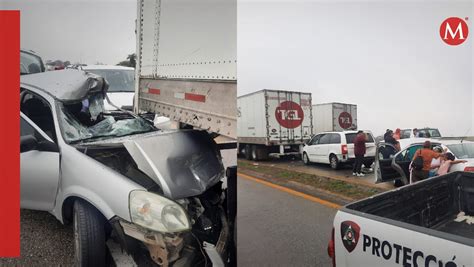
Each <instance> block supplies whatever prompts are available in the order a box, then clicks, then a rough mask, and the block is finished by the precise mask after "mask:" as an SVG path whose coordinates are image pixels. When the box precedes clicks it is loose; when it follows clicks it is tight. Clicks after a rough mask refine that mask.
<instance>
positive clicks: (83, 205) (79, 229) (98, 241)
mask: <svg viewBox="0 0 474 267" xmlns="http://www.w3.org/2000/svg"><path fill="white" fill-rule="evenodd" d="M73 212H74V215H73V227H74V250H75V257H74V261H75V266H105V265H106V245H105V218H104V216H102V214H101V213H100V212H99V211H98V210H97V209H96V208H94V207H93V206H92V205H91V204H89V203H87V202H85V201H82V200H76V201H75V202H74V211H73Z"/></svg>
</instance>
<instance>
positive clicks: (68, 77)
mask: <svg viewBox="0 0 474 267" xmlns="http://www.w3.org/2000/svg"><path fill="white" fill-rule="evenodd" d="M20 85H21V86H31V87H34V88H36V89H39V90H42V91H44V92H46V93H48V94H50V95H51V96H53V97H54V98H56V99H58V100H60V101H63V102H67V101H77V100H82V99H84V98H85V97H86V96H87V94H89V93H93V92H100V91H102V92H104V93H105V92H106V91H107V89H108V84H107V82H106V81H105V79H104V78H102V77H100V76H98V75H95V74H92V73H89V72H85V71H81V70H75V69H66V70H57V71H47V72H42V73H36V74H30V75H23V76H21V77H20Z"/></svg>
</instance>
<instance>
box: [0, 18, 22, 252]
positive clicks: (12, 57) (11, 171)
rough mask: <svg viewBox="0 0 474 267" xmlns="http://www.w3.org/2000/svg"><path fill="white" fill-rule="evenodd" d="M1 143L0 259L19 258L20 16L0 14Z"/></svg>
mask: <svg viewBox="0 0 474 267" xmlns="http://www.w3.org/2000/svg"><path fill="white" fill-rule="evenodd" d="M0 40H2V41H0V51H1V52H0V58H1V59H2V63H1V64H0V80H1V81H2V85H3V89H4V90H2V93H3V94H4V96H3V98H4V99H8V101H4V102H3V103H2V108H3V111H4V112H3V116H2V119H3V122H2V124H3V130H2V131H0V140H3V141H4V142H3V149H2V159H1V160H0V179H1V183H2V184H1V186H0V210H1V211H2V216H1V217H2V219H1V220H0V257H19V256H20V98H19V97H18V95H19V93H20V71H19V68H18V66H20V12H19V11H18V10H13V11H4V10H2V11H0Z"/></svg>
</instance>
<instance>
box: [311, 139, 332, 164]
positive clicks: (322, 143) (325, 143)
mask: <svg viewBox="0 0 474 267" xmlns="http://www.w3.org/2000/svg"><path fill="white" fill-rule="evenodd" d="M330 145H331V134H330V133H326V134H321V137H320V138H319V140H318V142H317V144H316V145H315V149H316V151H315V154H316V158H317V162H320V163H329V155H328V151H329V146H330Z"/></svg>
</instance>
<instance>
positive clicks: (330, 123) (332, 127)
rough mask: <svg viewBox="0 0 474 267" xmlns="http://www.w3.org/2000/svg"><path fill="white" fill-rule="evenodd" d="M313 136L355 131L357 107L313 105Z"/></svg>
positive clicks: (340, 104)
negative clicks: (324, 133) (322, 133)
mask: <svg viewBox="0 0 474 267" xmlns="http://www.w3.org/2000/svg"><path fill="white" fill-rule="evenodd" d="M313 127H314V134H317V133H321V132H341V131H346V130H357V105H353V104H344V103H325V104H316V105H313Z"/></svg>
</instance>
